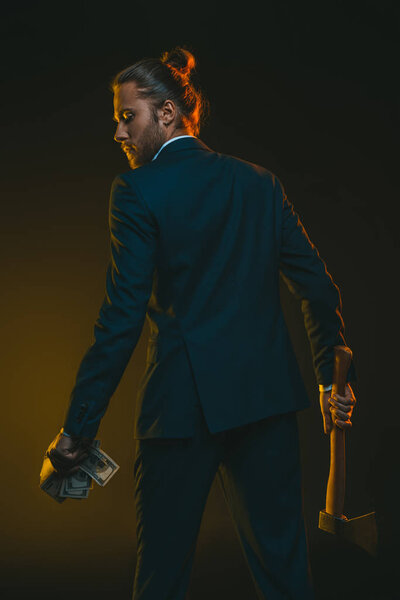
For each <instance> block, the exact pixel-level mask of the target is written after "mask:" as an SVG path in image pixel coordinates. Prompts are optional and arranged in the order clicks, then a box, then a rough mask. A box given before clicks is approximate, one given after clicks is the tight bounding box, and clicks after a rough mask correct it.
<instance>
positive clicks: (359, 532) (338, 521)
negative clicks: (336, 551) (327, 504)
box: [318, 510, 378, 556]
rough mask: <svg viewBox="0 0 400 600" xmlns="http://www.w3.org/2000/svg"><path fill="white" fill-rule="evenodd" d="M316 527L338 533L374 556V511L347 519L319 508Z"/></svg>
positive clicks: (376, 536) (375, 547) (375, 538)
mask: <svg viewBox="0 0 400 600" xmlns="http://www.w3.org/2000/svg"><path fill="white" fill-rule="evenodd" d="M318 527H319V528H320V529H322V530H323V531H326V532H328V533H332V534H334V535H338V536H340V537H341V538H343V539H345V540H347V541H349V542H352V543H353V544H357V546H360V548H363V549H364V550H366V551H367V552H368V553H369V554H371V555H372V556H376V552H377V541H378V531H377V528H376V519H375V512H370V513H368V514H366V515H362V516H361V517H355V518H354V519H348V518H347V517H345V516H344V515H342V517H335V516H334V515H330V514H329V513H327V512H326V511H325V510H321V511H320V513H319V523H318Z"/></svg>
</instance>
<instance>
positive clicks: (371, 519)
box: [318, 346, 377, 556]
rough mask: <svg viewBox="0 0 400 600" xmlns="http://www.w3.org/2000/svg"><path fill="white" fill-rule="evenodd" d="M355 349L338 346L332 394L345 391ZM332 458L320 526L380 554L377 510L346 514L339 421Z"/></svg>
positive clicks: (333, 432)
mask: <svg viewBox="0 0 400 600" xmlns="http://www.w3.org/2000/svg"><path fill="white" fill-rule="evenodd" d="M351 359H352V351H351V350H350V348H348V347H347V346H335V348H334V369H333V383H332V395H333V394H339V395H341V396H344V395H345V390H346V379H347V372H348V369H349V366H350V363H351ZM330 445H331V458H330V469H329V478H328V486H327V491H326V505H325V510H321V511H320V513H319V524H318V527H319V528H320V529H322V530H323V531H326V532H328V533H332V534H334V535H339V536H340V537H342V538H344V539H346V540H348V541H350V542H352V543H355V544H357V545H358V546H360V547H361V548H363V549H364V550H366V551H367V552H369V553H370V554H372V555H373V556H375V555H376V546H377V528H376V520H375V512H370V513H368V514H366V515H362V516H360V517H355V518H353V519H348V518H347V517H346V516H345V515H344V514H343V506H344V496H345V471H346V455H345V431H344V430H343V429H341V428H339V427H338V426H337V425H335V423H333V425H332V429H331V432H330Z"/></svg>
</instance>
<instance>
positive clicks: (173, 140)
mask: <svg viewBox="0 0 400 600" xmlns="http://www.w3.org/2000/svg"><path fill="white" fill-rule="evenodd" d="M184 137H196V136H194V135H177V136H176V137H173V138H171V139H170V140H167V141H166V142H165V143H164V144H163V145H162V146H161V148H160V149H159V151H158V152H157V153H156V154H155V155H154V156H153V158H152V159H151V160H152V161H153V160H155V159H156V158H157V156H158V155H159V154H160V152H161V150H162V149H163V148H165V146H166V145H167V144H170V143H171V142H175V140H180V139H181V138H184Z"/></svg>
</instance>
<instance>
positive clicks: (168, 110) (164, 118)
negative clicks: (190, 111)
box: [158, 100, 178, 127]
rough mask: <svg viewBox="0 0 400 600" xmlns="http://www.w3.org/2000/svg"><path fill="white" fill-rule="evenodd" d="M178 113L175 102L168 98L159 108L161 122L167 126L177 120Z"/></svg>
mask: <svg viewBox="0 0 400 600" xmlns="http://www.w3.org/2000/svg"><path fill="white" fill-rule="evenodd" d="M177 113H178V111H177V108H176V104H175V102H173V101H172V100H166V101H165V102H164V104H163V105H162V107H161V108H160V109H159V112H158V115H159V119H160V121H161V123H162V124H163V125H165V126H166V127H169V125H171V123H173V122H174V121H175V119H176V117H177Z"/></svg>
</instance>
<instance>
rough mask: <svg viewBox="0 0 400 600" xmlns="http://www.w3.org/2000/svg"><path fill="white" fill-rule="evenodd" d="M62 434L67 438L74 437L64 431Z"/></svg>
mask: <svg viewBox="0 0 400 600" xmlns="http://www.w3.org/2000/svg"><path fill="white" fill-rule="evenodd" d="M61 433H62V434H63V435H65V436H67V437H72V436H71V435H70V434H69V433H66V432H65V431H64V429H63V430H62V432H61Z"/></svg>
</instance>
